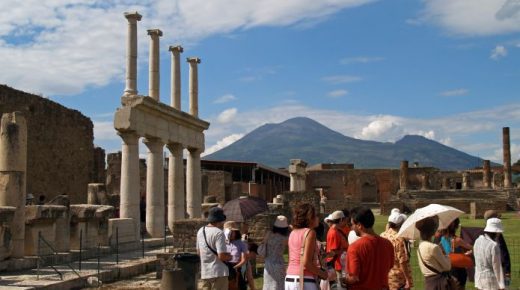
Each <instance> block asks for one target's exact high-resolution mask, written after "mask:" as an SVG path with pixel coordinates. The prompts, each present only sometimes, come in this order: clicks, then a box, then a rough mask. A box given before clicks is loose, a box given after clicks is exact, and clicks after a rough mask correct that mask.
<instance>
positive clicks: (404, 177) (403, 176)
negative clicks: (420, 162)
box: [399, 160, 408, 191]
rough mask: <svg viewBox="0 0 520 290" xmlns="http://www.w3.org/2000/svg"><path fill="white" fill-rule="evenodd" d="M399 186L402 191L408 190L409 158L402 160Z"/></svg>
mask: <svg viewBox="0 0 520 290" xmlns="http://www.w3.org/2000/svg"><path fill="white" fill-rule="evenodd" d="M399 188H400V190H401V191H405V190H408V160H403V161H401V168H400V171H399Z"/></svg>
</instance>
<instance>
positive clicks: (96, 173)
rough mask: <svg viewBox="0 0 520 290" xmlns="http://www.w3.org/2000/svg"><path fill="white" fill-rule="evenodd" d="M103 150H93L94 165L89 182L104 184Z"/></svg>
mask: <svg viewBox="0 0 520 290" xmlns="http://www.w3.org/2000/svg"><path fill="white" fill-rule="evenodd" d="M105 167H106V164H105V150H104V149H103V148H100V147H95V148H94V165H93V168H92V176H91V177H90V182H93V183H105V179H106V169H105Z"/></svg>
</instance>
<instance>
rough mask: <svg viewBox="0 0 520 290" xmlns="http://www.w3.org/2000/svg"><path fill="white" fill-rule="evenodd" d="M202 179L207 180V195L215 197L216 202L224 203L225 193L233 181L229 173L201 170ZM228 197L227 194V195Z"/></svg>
mask: <svg viewBox="0 0 520 290" xmlns="http://www.w3.org/2000/svg"><path fill="white" fill-rule="evenodd" d="M202 176H203V179H204V178H207V195H214V196H216V197H217V202H219V203H222V204H224V203H225V202H226V193H227V192H229V191H230V190H231V185H232V184H233V180H232V178H231V173H229V172H226V171H212V170H203V171H202ZM227 195H228V196H229V193H228V194H227Z"/></svg>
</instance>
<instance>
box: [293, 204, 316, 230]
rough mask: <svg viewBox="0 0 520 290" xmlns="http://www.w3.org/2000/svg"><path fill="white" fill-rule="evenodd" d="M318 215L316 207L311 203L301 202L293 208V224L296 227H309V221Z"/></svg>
mask: <svg viewBox="0 0 520 290" xmlns="http://www.w3.org/2000/svg"><path fill="white" fill-rule="evenodd" d="M315 216H316V209H315V208H314V206H313V205H312V204H310V203H300V204H299V205H297V206H295V207H294V209H293V216H292V222H291V224H292V226H293V227H294V228H296V229H303V228H308V227H309V226H310V224H309V222H310V221H311V219H312V218H314V217H315Z"/></svg>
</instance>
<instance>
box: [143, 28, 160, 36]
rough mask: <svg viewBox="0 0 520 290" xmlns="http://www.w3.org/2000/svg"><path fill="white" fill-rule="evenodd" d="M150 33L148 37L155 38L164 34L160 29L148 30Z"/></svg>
mask: <svg viewBox="0 0 520 290" xmlns="http://www.w3.org/2000/svg"><path fill="white" fill-rule="evenodd" d="M146 31H147V32H148V35H151V36H152V37H153V36H162V35H163V33H162V31H161V30H160V29H148V30H146Z"/></svg>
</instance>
